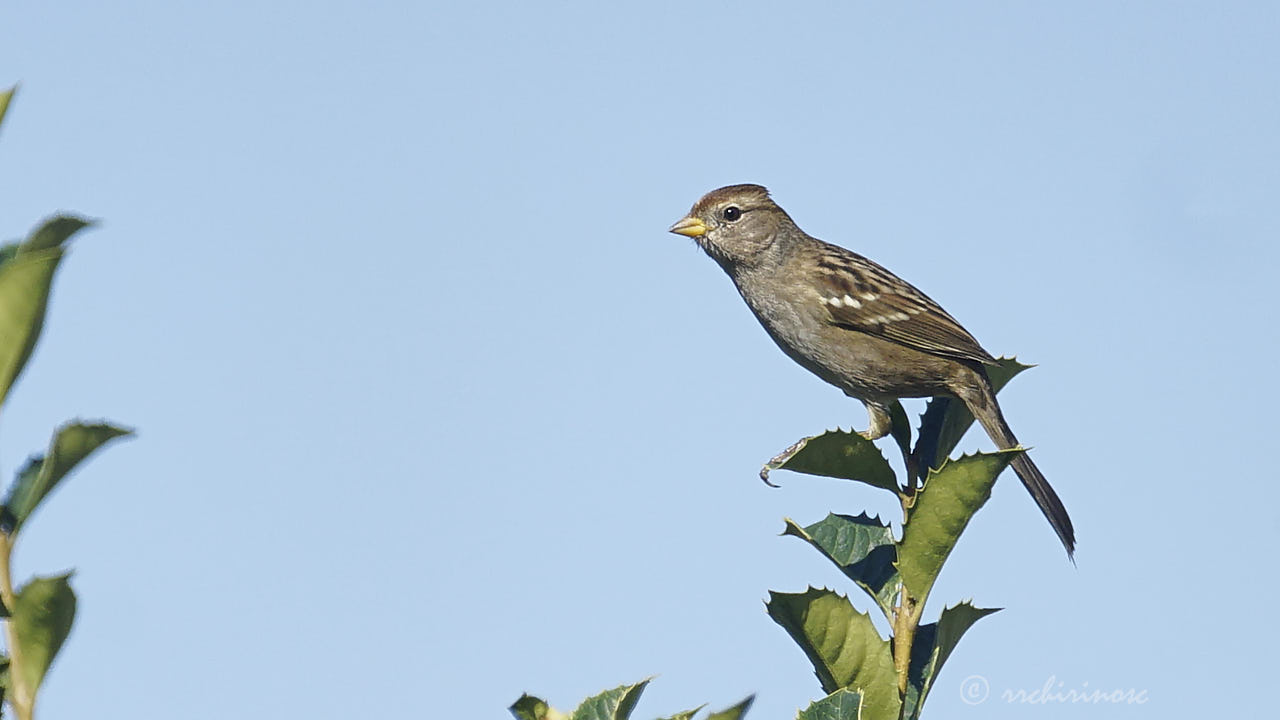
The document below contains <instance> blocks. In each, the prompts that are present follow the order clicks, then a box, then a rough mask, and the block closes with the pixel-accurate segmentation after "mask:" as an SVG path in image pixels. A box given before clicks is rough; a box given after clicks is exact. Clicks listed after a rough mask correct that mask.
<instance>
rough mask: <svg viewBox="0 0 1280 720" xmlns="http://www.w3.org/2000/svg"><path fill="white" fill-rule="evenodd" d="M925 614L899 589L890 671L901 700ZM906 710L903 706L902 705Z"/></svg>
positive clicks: (912, 496)
mask: <svg viewBox="0 0 1280 720" xmlns="http://www.w3.org/2000/svg"><path fill="white" fill-rule="evenodd" d="M908 478H909V479H910V481H911V492H910V493H902V494H900V495H899V499H900V500H901V501H902V523H903V529H904V531H905V529H906V523H907V516H908V514H909V511H910V510H911V507H912V506H913V505H915V502H916V492H917V491H918V490H917V487H916V485H915V478H914V477H912V476H911V474H910V470H908ZM923 614H924V598H916V597H912V595H911V593H910V592H908V590H907V586H906V584H905V583H903V584H899V586H898V606H897V608H895V609H894V613H893V669H894V671H896V672H897V674H898V695H899V696H900V697H902V698H903V699H904V700H905V699H906V697H907V686H908V682H909V677H908V676H909V674H910V671H911V646H912V645H913V644H914V642H915V639H916V628H918V627H919V626H920V616H921V615H923ZM904 707H905V705H904Z"/></svg>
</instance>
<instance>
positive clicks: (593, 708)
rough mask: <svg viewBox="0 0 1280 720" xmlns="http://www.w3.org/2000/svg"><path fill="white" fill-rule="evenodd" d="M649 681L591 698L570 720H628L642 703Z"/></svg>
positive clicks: (607, 691)
mask: <svg viewBox="0 0 1280 720" xmlns="http://www.w3.org/2000/svg"><path fill="white" fill-rule="evenodd" d="M648 684H649V681H648V680H643V681H641V682H638V683H636V684H635V685H621V686H618V687H616V688H614V689H612V690H606V691H604V692H602V693H600V694H599V695H596V696H594V697H589V698H587V699H586V700H583V701H582V704H581V705H579V706H578V707H577V709H575V710H574V711H573V712H572V713H570V714H569V718H570V720H627V718H629V717H631V713H632V712H633V711H634V710H635V708H636V703H638V702H640V695H641V694H642V693H643V692H644V689H645V686H647V685H648Z"/></svg>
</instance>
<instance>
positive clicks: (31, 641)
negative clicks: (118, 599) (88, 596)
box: [10, 573, 76, 697]
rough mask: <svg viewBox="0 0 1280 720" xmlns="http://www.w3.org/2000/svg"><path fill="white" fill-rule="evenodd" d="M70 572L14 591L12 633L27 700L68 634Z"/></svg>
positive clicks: (72, 610)
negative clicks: (20, 658)
mask: <svg viewBox="0 0 1280 720" xmlns="http://www.w3.org/2000/svg"><path fill="white" fill-rule="evenodd" d="M70 577H71V573H67V574H66V575H59V576H57V577H47V578H40V577H38V578H34V579H32V580H31V582H29V583H27V584H26V586H25V587H23V588H22V589H21V590H19V591H18V594H17V596H16V597H15V598H14V600H13V618H12V619H10V622H11V623H13V633H14V638H15V640H16V644H17V650H18V652H19V653H20V654H21V655H22V663H21V665H20V666H19V667H18V668H17V670H18V672H20V673H21V681H22V687H24V688H26V689H27V695H28V696H29V697H35V694H36V690H38V689H39V688H40V683H41V682H42V681H43V680H44V676H45V673H47V672H48V671H49V666H50V665H52V664H53V659H54V657H55V656H57V654H58V650H60V649H61V648H62V643H63V641H65V640H66V639H67V635H68V634H69V633H70V632H71V623H72V621H74V620H75V616H76V594H75V592H74V591H73V590H72V589H71V584H70V583H69V582H68V579H69V578H70Z"/></svg>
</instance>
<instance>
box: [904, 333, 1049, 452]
mask: <svg viewBox="0 0 1280 720" xmlns="http://www.w3.org/2000/svg"><path fill="white" fill-rule="evenodd" d="M996 363H997V364H995V365H987V366H984V368H983V369H984V370H986V371H987V378H988V379H989V380H991V388H992V389H993V390H994V391H995V392H1000V390H1001V388H1003V387H1004V386H1005V385H1006V384H1008V382H1009V381H1010V380H1012V379H1013V378H1014V376H1016V375H1017V374H1018V373H1020V372H1022V371H1023V370H1026V369H1028V368H1032V367H1035V366H1034V365H1023V364H1022V363H1020V362H1018V361H1017V360H1016V359H1014V358H1000V359H998V360H996ZM970 425H973V413H970V412H969V409H968V408H966V407H965V405H964V403H962V402H960V401H959V400H956V399H955V398H950V397H936V398H934V399H932V400H930V401H929V406H928V407H927V408H925V411H924V415H921V416H920V437H919V439H918V440H917V441H916V451H915V457H916V458H917V460H918V462H919V464H920V468H921V472H923V471H924V470H925V469H926V468H937V467H938V466H939V465H940V464H941V463H942V462H943V461H945V460H946V459H947V458H948V457H950V455H951V453H952V451H953V450H955V449H956V445H959V444H960V439H961V438H963V437H964V434H965V433H966V432H968V431H969V426H970Z"/></svg>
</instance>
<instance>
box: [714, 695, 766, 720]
mask: <svg viewBox="0 0 1280 720" xmlns="http://www.w3.org/2000/svg"><path fill="white" fill-rule="evenodd" d="M755 701H756V696H755V695H748V696H746V697H745V698H743V699H742V701H741V702H739V703H738V704H737V705H734V706H733V707H727V708H725V709H724V710H721V711H720V712H713V713H711V714H710V715H708V716H707V720H741V718H743V717H746V715H747V711H748V710H750V709H751V703H754V702H755Z"/></svg>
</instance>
